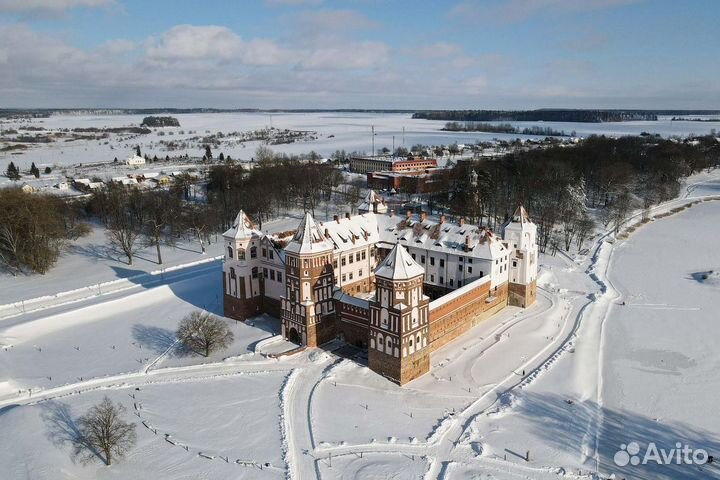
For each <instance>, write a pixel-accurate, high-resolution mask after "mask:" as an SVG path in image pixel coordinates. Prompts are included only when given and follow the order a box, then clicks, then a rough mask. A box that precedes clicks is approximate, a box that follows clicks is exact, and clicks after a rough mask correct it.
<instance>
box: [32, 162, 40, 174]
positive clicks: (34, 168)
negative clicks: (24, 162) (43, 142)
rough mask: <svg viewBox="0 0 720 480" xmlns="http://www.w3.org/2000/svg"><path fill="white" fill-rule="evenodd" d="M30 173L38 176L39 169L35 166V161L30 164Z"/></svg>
mask: <svg viewBox="0 0 720 480" xmlns="http://www.w3.org/2000/svg"><path fill="white" fill-rule="evenodd" d="M30 174H31V175H34V176H35V178H40V169H38V168H37V167H36V166H35V162H32V165H30Z"/></svg>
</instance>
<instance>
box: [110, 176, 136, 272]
mask: <svg viewBox="0 0 720 480" xmlns="http://www.w3.org/2000/svg"><path fill="white" fill-rule="evenodd" d="M134 199H135V196H134V195H130V194H129V193H128V191H127V190H125V188H123V187H114V188H111V190H110V191H109V192H108V201H107V220H108V222H107V232H106V233H107V237H108V239H109V240H110V244H112V245H114V246H115V247H117V248H119V249H120V250H121V251H122V252H123V253H124V254H125V256H126V257H127V259H128V265H132V262H133V256H134V255H135V251H136V250H137V248H138V245H137V241H138V238H140V234H141V232H142V226H143V222H142V215H140V214H138V212H137V211H136V210H138V209H137V208H135V207H137V205H136V203H137V202H136V201H133V200H134Z"/></svg>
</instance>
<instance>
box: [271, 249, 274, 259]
mask: <svg viewBox="0 0 720 480" xmlns="http://www.w3.org/2000/svg"><path fill="white" fill-rule="evenodd" d="M273 258H275V254H274V253H273V251H272V250H270V260H272V259H273Z"/></svg>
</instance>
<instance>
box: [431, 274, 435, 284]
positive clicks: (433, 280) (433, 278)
mask: <svg viewBox="0 0 720 480" xmlns="http://www.w3.org/2000/svg"><path fill="white" fill-rule="evenodd" d="M430 282H432V283H435V275H430Z"/></svg>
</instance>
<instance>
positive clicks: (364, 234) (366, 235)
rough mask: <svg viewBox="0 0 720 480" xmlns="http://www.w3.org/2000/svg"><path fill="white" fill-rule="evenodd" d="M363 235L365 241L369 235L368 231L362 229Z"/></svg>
mask: <svg viewBox="0 0 720 480" xmlns="http://www.w3.org/2000/svg"><path fill="white" fill-rule="evenodd" d="M363 237H365V241H366V242H367V239H368V237H370V234H368V232H366V231H364V230H363Z"/></svg>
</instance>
